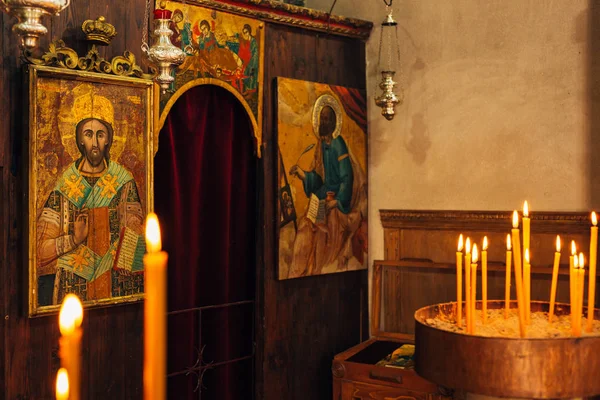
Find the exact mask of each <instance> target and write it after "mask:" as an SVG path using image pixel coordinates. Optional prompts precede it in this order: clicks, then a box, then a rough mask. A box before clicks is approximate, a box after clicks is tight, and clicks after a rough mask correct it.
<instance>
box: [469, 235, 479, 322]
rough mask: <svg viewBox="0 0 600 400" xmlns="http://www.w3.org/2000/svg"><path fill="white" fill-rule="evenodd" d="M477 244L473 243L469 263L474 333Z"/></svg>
mask: <svg viewBox="0 0 600 400" xmlns="http://www.w3.org/2000/svg"><path fill="white" fill-rule="evenodd" d="M477 260H478V255H477V244H473V262H472V263H471V280H472V281H473V282H471V334H473V333H475V309H476V308H477V306H476V305H477Z"/></svg>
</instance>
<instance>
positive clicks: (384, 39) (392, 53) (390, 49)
mask: <svg viewBox="0 0 600 400" xmlns="http://www.w3.org/2000/svg"><path fill="white" fill-rule="evenodd" d="M392 1H393V0H389V2H388V1H386V0H384V2H385V4H386V6H387V7H386V8H387V9H388V11H389V13H388V15H387V17H386V19H385V20H384V21H383V23H382V24H381V36H380V39H379V62H378V66H379V69H380V70H381V82H380V83H379V88H380V89H381V90H382V91H383V92H382V93H381V95H380V96H377V97H375V104H377V106H378V107H381V115H383V116H384V117H385V119H387V120H388V121H391V120H392V119H393V118H394V115H395V114H396V111H395V108H396V106H397V105H398V104H402V100H403V94H402V89H400V91H399V94H398V95H397V94H396V93H394V89H395V88H396V86H397V82H395V81H394V76H395V75H396V70H395V69H396V68H398V67H399V66H400V45H399V43H398V23H397V22H396V21H395V20H394V17H393V16H392ZM384 47H385V48H386V49H385V50H384V49H383V48H384ZM394 47H395V49H394ZM383 52H385V53H386V55H387V57H385V59H384V60H383V63H382V57H381V56H382V53H383Z"/></svg>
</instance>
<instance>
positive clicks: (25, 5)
mask: <svg viewBox="0 0 600 400" xmlns="http://www.w3.org/2000/svg"><path fill="white" fill-rule="evenodd" d="M70 3H71V0H0V10H2V11H4V12H5V13H7V14H9V15H11V16H13V17H16V18H17V19H18V20H19V22H18V23H17V24H15V25H13V27H12V31H13V32H15V33H16V34H17V35H19V37H20V38H21V43H20V46H21V48H22V49H24V50H33V49H34V48H36V47H37V45H38V40H39V38H40V36H43V35H45V34H46V33H48V29H47V28H46V27H45V26H44V25H42V17H43V16H44V15H51V16H55V15H58V13H60V12H61V11H62V10H64V9H65V8H67V7H68V6H69V4H70Z"/></svg>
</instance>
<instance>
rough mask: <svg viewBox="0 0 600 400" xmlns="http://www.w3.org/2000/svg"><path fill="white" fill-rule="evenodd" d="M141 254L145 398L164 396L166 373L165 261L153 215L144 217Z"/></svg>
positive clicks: (157, 399)
mask: <svg viewBox="0 0 600 400" xmlns="http://www.w3.org/2000/svg"><path fill="white" fill-rule="evenodd" d="M146 249H147V251H148V253H147V254H146V255H144V272H145V274H144V288H145V291H146V295H145V300H144V399H145V400H163V399H165V398H166V393H167V392H166V381H165V380H166V376H167V360H166V345H167V326H166V325H167V324H166V321H167V300H166V295H167V260H168V255H167V253H166V252H164V251H161V240H160V227H159V225H158V218H157V217H156V214H154V213H150V214H148V217H147V218H146Z"/></svg>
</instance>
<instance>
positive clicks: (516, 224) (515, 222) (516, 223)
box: [513, 210, 519, 229]
mask: <svg viewBox="0 0 600 400" xmlns="http://www.w3.org/2000/svg"><path fill="white" fill-rule="evenodd" d="M518 227H519V213H517V210H515V211H513V228H515V229H517V228H518Z"/></svg>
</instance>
